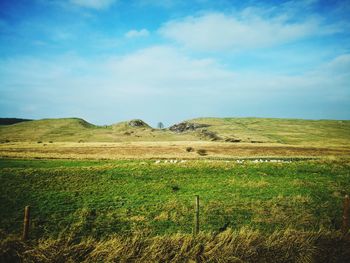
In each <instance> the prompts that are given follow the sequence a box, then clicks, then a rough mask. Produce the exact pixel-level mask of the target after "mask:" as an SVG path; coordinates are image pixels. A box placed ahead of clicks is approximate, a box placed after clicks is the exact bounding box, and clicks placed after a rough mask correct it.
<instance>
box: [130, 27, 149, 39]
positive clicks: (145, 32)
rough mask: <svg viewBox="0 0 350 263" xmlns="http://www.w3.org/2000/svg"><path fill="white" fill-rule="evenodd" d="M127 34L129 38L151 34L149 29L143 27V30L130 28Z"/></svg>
mask: <svg viewBox="0 0 350 263" xmlns="http://www.w3.org/2000/svg"><path fill="white" fill-rule="evenodd" d="M125 36H126V37H127V38H135V37H147V36H149V31H148V30H147V29H144V28H143V29H141V30H130V31H128V32H127V33H126V34H125Z"/></svg>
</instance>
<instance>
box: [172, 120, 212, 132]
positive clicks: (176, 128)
mask: <svg viewBox="0 0 350 263" xmlns="http://www.w3.org/2000/svg"><path fill="white" fill-rule="evenodd" d="M209 126H210V125H208V124H199V123H190V122H180V123H178V124H174V125H173V126H170V127H169V130H171V131H173V132H185V131H194V130H196V129H199V128H205V127H209Z"/></svg>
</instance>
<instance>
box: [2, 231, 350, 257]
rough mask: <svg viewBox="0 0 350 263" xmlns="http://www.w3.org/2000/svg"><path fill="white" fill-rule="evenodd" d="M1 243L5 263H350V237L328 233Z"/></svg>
mask: <svg viewBox="0 0 350 263" xmlns="http://www.w3.org/2000/svg"><path fill="white" fill-rule="evenodd" d="M0 242H1V243H0V261H1V262H350V236H349V235H342V234H341V233H339V232H331V231H326V230H321V231H317V232H302V231H296V230H293V229H286V230H280V231H275V232H273V233H272V234H270V235H266V234H264V233H262V232H259V231H257V230H252V229H249V228H242V229H240V230H236V231H234V230H232V229H227V230H226V231H224V232H221V233H218V234H213V233H211V234H209V233H200V234H199V235H197V236H195V237H194V236H192V235H189V234H172V235H162V236H155V237H150V236H147V235H145V234H142V233H135V234H134V235H132V236H117V235H114V236H113V235H112V236H110V237H108V238H106V239H102V240H98V239H93V238H89V237H87V238H84V239H82V240H75V239H74V238H69V237H62V238H59V239H52V238H46V239H40V240H38V241H32V242H28V243H25V242H23V241H21V240H20V239H19V238H17V237H15V236H8V237H3V236H2V237H1V241H0Z"/></svg>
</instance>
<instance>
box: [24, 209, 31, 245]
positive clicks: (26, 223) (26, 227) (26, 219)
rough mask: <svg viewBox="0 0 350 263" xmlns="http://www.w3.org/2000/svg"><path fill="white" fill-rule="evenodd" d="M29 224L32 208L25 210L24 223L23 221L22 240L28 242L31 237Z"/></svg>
mask: <svg viewBox="0 0 350 263" xmlns="http://www.w3.org/2000/svg"><path fill="white" fill-rule="evenodd" d="M29 223H30V206H28V205H27V206H26V207H25V208H24V221H23V236H22V239H23V240H24V241H26V240H27V239H28V237H29Z"/></svg>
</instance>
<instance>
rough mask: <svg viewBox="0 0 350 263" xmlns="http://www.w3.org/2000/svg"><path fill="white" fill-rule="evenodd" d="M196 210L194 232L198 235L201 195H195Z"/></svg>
mask: <svg viewBox="0 0 350 263" xmlns="http://www.w3.org/2000/svg"><path fill="white" fill-rule="evenodd" d="M194 211H195V219H194V234H195V235H197V234H198V233H199V196H198V195H196V196H195V204H194Z"/></svg>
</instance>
